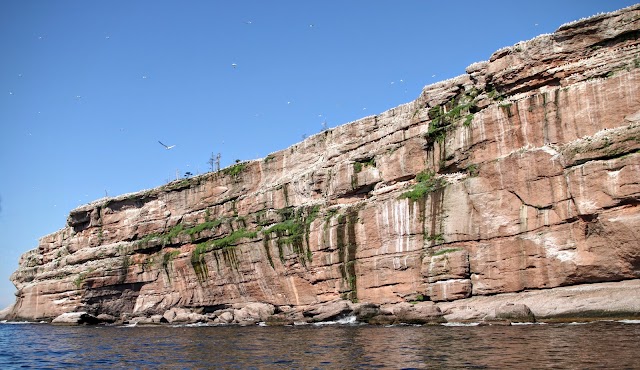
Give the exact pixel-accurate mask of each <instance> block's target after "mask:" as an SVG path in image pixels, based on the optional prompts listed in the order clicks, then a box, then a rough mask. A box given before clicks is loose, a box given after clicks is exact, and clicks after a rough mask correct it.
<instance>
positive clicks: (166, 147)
mask: <svg viewBox="0 0 640 370" xmlns="http://www.w3.org/2000/svg"><path fill="white" fill-rule="evenodd" d="M158 142H159V143H160V145H162V146H163V147H164V148H165V149H166V150H169V149H171V148H173V147H175V145H164V144H162V141H160V140H158Z"/></svg>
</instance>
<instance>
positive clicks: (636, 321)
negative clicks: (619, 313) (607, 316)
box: [618, 320, 640, 324]
mask: <svg viewBox="0 0 640 370" xmlns="http://www.w3.org/2000/svg"><path fill="white" fill-rule="evenodd" d="M618 322H621V323H623V324H640V320H618Z"/></svg>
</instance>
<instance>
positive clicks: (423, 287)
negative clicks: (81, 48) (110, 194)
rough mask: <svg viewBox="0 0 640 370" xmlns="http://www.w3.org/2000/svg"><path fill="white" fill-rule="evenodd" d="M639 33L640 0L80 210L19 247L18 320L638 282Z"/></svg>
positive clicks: (285, 307)
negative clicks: (335, 122) (300, 134)
mask: <svg viewBox="0 0 640 370" xmlns="http://www.w3.org/2000/svg"><path fill="white" fill-rule="evenodd" d="M639 37H640V6H633V7H630V8H626V9H623V10H620V11H617V12H614V13H609V14H603V15H598V16H595V17H592V18H589V19H587V20H582V21H579V22H575V23H572V24H567V25H564V26H562V27H561V28H559V29H558V30H557V31H556V32H555V33H554V34H551V35H542V36H539V37H537V38H535V39H533V40H529V41H526V42H521V43H518V44H516V45H514V46H512V47H508V48H504V49H502V50H500V51H498V52H496V53H494V54H493V55H492V56H491V58H490V60H489V61H487V62H481V63H476V64H473V65H471V66H469V67H468V68H467V71H466V72H467V73H466V74H465V75H462V76H459V77H456V78H454V79H451V80H447V81H443V82H440V83H437V84H434V85H430V86H427V87H425V88H424V90H423V91H422V93H421V95H420V96H419V97H418V98H417V99H416V100H415V101H413V102H410V103H407V104H405V105H402V106H399V107H396V108H394V109H391V110H389V111H387V112H384V113H382V114H380V115H377V116H370V117H365V118H363V119H361V120H358V121H355V122H351V123H349V124H346V125H343V126H340V127H337V128H335V129H331V130H327V131H324V132H321V133H319V134H316V135H314V136H312V137H310V138H307V139H306V140H304V141H303V142H301V143H298V144H296V145H293V146H291V147H290V148H287V149H285V150H282V151H279V152H276V153H273V154H271V155H269V156H267V157H266V158H264V159H263V160H258V161H251V162H243V163H239V164H236V165H235V166H232V167H230V168H227V169H224V170H221V171H218V172H216V173H208V174H205V175H201V176H197V177H194V178H190V179H185V180H181V181H176V182H172V183H169V184H167V185H165V186H162V187H159V188H156V189H152V190H148V191H144V192H140V193H135V194H128V195H123V196H119V197H116V198H106V199H101V200H98V201H96V202H93V203H91V204H88V205H86V206H82V207H80V208H77V209H75V210H73V211H71V213H70V215H69V218H68V220H67V226H66V227H65V228H64V229H62V230H60V231H58V232H55V233H53V234H51V235H48V236H45V237H43V238H42V239H41V240H40V243H39V246H38V247H37V248H36V249H34V250H32V251H29V252H27V253H25V254H24V255H23V256H22V257H21V259H20V267H19V269H18V270H17V271H16V272H15V273H14V274H13V275H12V278H11V279H12V281H13V282H14V284H15V285H16V287H17V289H18V291H17V293H16V295H17V299H16V304H15V305H14V307H13V308H12V311H11V312H10V313H9V317H13V318H23V319H50V318H53V317H56V316H58V315H60V314H62V313H66V312H72V311H78V312H80V311H82V312H88V313H90V314H92V315H96V316H97V315H99V314H107V315H111V316H115V317H121V316H123V315H147V316H151V315H157V314H163V313H164V312H166V311H168V310H170V309H174V308H190V309H197V310H200V312H201V313H203V312H204V313H207V312H214V311H216V312H218V311H220V310H224V309H225V308H229V307H240V306H242V305H247V304H250V303H251V304H255V302H262V303H268V304H270V305H272V306H275V307H276V312H275V313H276V314H278V313H286V312H288V311H289V310H294V311H295V310H296V309H300V310H309V309H310V307H311V308H312V307H323V305H324V304H327V303H330V302H334V301H337V300H340V299H343V300H351V301H353V302H355V301H360V302H372V303H376V304H379V305H386V304H404V303H403V302H407V301H420V300H430V301H434V302H442V305H443V307H445V306H446V307H450V305H451V302H452V301H453V302H454V303H455V301H458V300H462V299H468V298H469V297H477V296H487V295H495V294H501V293H513V292H521V291H524V290H531V289H541V288H555V287H561V286H570V285H576V284H588V283H602V282H610V281H621V280H631V279H638V278H640V231H639V230H640V152H639V151H638V150H639V149H640V48H639V44H640V39H639ZM471 299H474V298H471ZM399 307H400V306H399ZM429 307H431V306H429ZM434 307H435V306H434ZM431 309H432V308H430V310H431ZM337 312H343V311H342V308H340V309H338V310H337ZM416 312H417V311H416ZM224 314H225V315H228V312H226V311H225V312H224ZM222 316H223V315H222V314H221V315H220V316H218V317H219V318H221V317H222ZM225 317H226V316H225ZM220 320H222V319H220Z"/></svg>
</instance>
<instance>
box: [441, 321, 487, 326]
mask: <svg viewBox="0 0 640 370" xmlns="http://www.w3.org/2000/svg"><path fill="white" fill-rule="evenodd" d="M440 325H442V326H478V325H480V323H479V322H445V323H444V324H440Z"/></svg>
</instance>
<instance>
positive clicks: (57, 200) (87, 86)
mask: <svg viewBox="0 0 640 370" xmlns="http://www.w3.org/2000/svg"><path fill="white" fill-rule="evenodd" d="M636 2H637V1H614V0H607V1H604V0H598V1H595V0H575V1H563V0H553V1H549V0H536V1H517V2H515V1H507V0H504V1H497V0H486V1H435V0H432V1H430V0H420V1H418V0H404V1H403V0H398V1H391V0H387V1H380V0H341V1H338V0H322V1H319V0H318V1H310V0H309V1H304V0H296V1H294V0H286V1H284V0H283V1H277V0H274V1H264V0H256V1H247V0H239V1H214V0H210V1H205V0H202V1H155V0H154V1H150V0H147V1H129V0H126V1H125V0H112V1H77V0H60V1H49V0H39V1H35V0H34V1H29V0H3V1H1V2H0V55H1V57H0V125H1V126H0V128H1V131H0V179H1V180H0V235H1V238H0V250H1V251H2V258H0V308H2V307H5V306H7V305H9V304H10V303H12V302H13V300H14V297H13V293H14V291H15V289H14V287H13V285H12V284H11V283H10V282H9V275H10V274H11V273H12V272H13V271H14V270H15V269H16V268H17V267H18V259H19V256H20V255H21V254H22V253H24V252H26V251H27V250H29V249H32V248H35V247H36V246H37V243H38V239H39V238H40V237H42V236H44V235H46V234H49V233H52V232H54V231H56V230H58V229H60V228H62V227H64V225H65V222H66V218H67V215H68V213H69V211H70V210H72V209H74V208H76V207H77V206H80V205H82V204H85V203H88V202H90V201H92V200H95V199H98V198H101V197H104V196H105V194H108V195H109V196H116V195H120V194H124V193H129V192H134V191H138V190H142V189H147V188H152V187H156V186H160V185H162V184H165V183H166V182H167V181H169V180H171V179H175V178H176V173H177V174H178V176H180V177H182V176H184V173H185V172H192V173H193V174H198V173H203V172H206V171H208V170H209V164H207V161H208V159H209V158H210V156H211V154H212V153H220V154H221V166H222V167H226V166H228V165H230V164H232V163H233V162H234V161H235V160H236V159H240V160H248V159H257V158H262V157H265V156H266V155H268V154H269V153H271V152H274V151H277V150H281V149H285V148H287V147H289V146H290V145H293V144H295V143H296V142H299V141H301V140H302V138H303V137H304V136H305V135H312V134H315V133H317V132H319V131H320V130H321V129H322V128H323V125H326V126H327V127H329V128H330V127H335V126H338V125H341V124H344V123H348V122H350V121H353V120H356V119H359V118H362V117H365V116H368V115H373V114H379V113H381V112H383V111H385V110H388V109H390V108H393V107H395V106H397V105H400V104H403V103H406V102H409V101H411V100H413V99H415V98H416V97H417V96H418V95H419V94H420V91H421V90H422V88H423V87H424V86H425V85H429V84H432V83H435V82H438V81H441V80H444V79H448V78H451V77H455V76H458V75H461V74H463V73H464V70H465V68H466V67H467V66H468V65H470V64H472V63H474V62H478V61H482V60H488V59H489V57H490V56H491V54H492V53H493V52H494V51H496V50H498V49H500V48H502V47H505V46H510V45H513V44H515V43H517V42H519V41H521V40H528V39H531V38H533V37H535V36H537V35H539V34H543V33H551V32H553V31H554V30H556V29H557V28H558V27H559V26H560V25H562V24H563V23H566V22H569V21H573V20H577V19H580V18H583V17H588V16H591V15H595V14H597V13H600V12H608V11H613V10H616V9H620V8H623V7H626V6H629V5H633V4H634V3H636ZM158 140H160V141H162V142H163V143H165V144H167V145H175V147H174V148H173V149H171V150H165V149H164V148H163V147H162V146H161V145H160V144H159V143H158Z"/></svg>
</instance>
